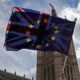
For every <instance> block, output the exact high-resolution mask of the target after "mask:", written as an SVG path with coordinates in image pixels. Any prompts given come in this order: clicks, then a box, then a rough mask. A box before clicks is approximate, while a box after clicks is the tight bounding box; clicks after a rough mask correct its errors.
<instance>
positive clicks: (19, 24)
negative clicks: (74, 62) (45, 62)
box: [4, 7, 75, 55]
mask: <svg viewBox="0 0 80 80" xmlns="http://www.w3.org/2000/svg"><path fill="white" fill-rule="evenodd" d="M74 26H75V21H68V20H66V19H61V18H59V17H55V16H50V15H49V14H47V13H40V12H39V11H35V10H30V9H23V8H19V7H15V8H13V12H12V15H11V17H10V20H9V23H8V25H7V29H6V38H5V44H4V45H5V47H6V50H8V51H18V50H20V49H31V50H40V51H59V52H61V53H63V54H66V55H67V54H68V49H69V46H70V41H71V39H72V34H73V30H74Z"/></svg>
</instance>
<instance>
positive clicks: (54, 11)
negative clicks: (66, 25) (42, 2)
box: [49, 3, 57, 16]
mask: <svg viewBox="0 0 80 80" xmlns="http://www.w3.org/2000/svg"><path fill="white" fill-rule="evenodd" d="M49 5H50V7H51V8H52V11H51V14H52V16H57V14H56V10H55V9H54V6H53V5H52V4H51V3H49Z"/></svg>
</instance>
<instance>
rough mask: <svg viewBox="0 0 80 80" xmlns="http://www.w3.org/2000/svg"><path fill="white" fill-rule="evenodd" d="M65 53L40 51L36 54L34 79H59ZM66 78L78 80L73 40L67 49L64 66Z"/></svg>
mask: <svg viewBox="0 0 80 80" xmlns="http://www.w3.org/2000/svg"><path fill="white" fill-rule="evenodd" d="M64 58H65V55H63V54H61V53H59V52H42V51H39V52H38V54H37V76H36V78H37V79H36V80H60V75H61V71H62V66H63V63H64ZM65 78H66V79H67V80H80V75H79V69H78V64H77V59H76V54H75V49H74V45H73V42H71V45H70V49H69V56H68V60H67V64H66V68H65Z"/></svg>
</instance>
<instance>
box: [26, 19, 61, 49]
mask: <svg viewBox="0 0 80 80" xmlns="http://www.w3.org/2000/svg"><path fill="white" fill-rule="evenodd" d="M47 22H48V20H47V19H44V23H47ZM37 24H40V20H37ZM33 27H34V25H32V24H30V25H29V28H30V29H32V28H33ZM59 32H60V30H59V29H58V27H55V30H54V33H55V34H58V33H59ZM26 34H27V35H30V31H27V32H26ZM50 40H51V41H55V40H56V37H55V36H51V37H50ZM26 41H27V42H31V38H30V37H28V38H27V39H26ZM49 46H50V43H46V44H45V47H49ZM36 48H41V45H36Z"/></svg>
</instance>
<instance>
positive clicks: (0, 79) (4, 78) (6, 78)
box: [0, 69, 30, 80]
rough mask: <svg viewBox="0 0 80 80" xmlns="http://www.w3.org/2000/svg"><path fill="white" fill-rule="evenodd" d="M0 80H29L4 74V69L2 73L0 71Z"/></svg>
mask: <svg viewBox="0 0 80 80" xmlns="http://www.w3.org/2000/svg"><path fill="white" fill-rule="evenodd" d="M0 80H30V79H28V78H25V76H23V77H21V76H18V75H16V72H15V74H11V73H8V72H6V69H5V70H4V71H2V70H0Z"/></svg>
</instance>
